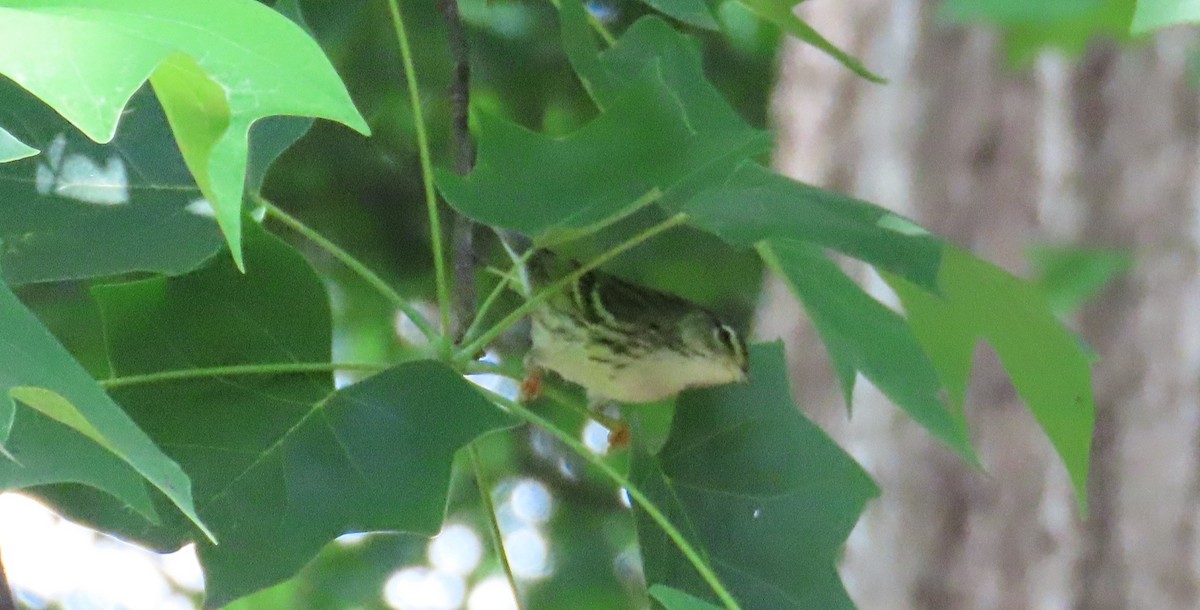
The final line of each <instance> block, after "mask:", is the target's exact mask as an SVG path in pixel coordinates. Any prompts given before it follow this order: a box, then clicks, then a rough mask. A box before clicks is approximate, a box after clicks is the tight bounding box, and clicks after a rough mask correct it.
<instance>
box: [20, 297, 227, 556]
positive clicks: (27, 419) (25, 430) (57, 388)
mask: <svg viewBox="0 0 1200 610" xmlns="http://www.w3.org/2000/svg"><path fill="white" fill-rule="evenodd" d="M0 391H2V392H3V393H4V398H3V399H0V443H2V444H0V489H15V488H21V487H27V486H31V485H45V484H48V483H55V482H75V483H84V484H87V485H90V486H93V487H96V488H98V489H101V490H103V491H105V492H106V493H109V494H111V495H112V496H114V497H116V498H119V499H120V500H121V501H123V502H125V503H126V504H128V505H129V506H131V507H133V508H134V509H135V510H137V511H138V512H140V513H141V514H142V515H143V516H144V517H145V518H146V519H151V520H152V519H155V518H156V517H157V516H156V513H155V510H154V508H153V506H152V505H151V504H150V501H149V496H148V495H147V493H146V489H145V486H144V484H143V483H142V481H141V480H140V479H142V478H144V479H145V480H146V481H149V482H150V483H151V484H152V485H154V486H155V487H157V488H158V489H159V490H160V491H162V492H163V494H165V496H166V497H167V498H169V500H170V501H171V502H172V503H173V504H174V505H175V506H176V507H177V508H178V510H179V511H180V512H181V513H182V514H183V515H186V517H187V518H188V519H189V520H191V521H192V523H194V524H195V526H196V527H198V528H199V529H200V530H201V531H203V532H204V533H205V534H206V535H208V530H207V528H205V526H204V524H203V523H201V521H200V518H199V517H198V516H197V515H196V511H195V508H194V505H193V502H192V488H191V482H190V481H189V480H188V476H187V475H186V474H184V471H183V470H181V469H180V467H179V466H178V465H177V464H176V463H175V462H173V461H172V460H171V459H170V458H168V457H167V456H166V455H165V454H163V452H162V451H161V450H159V448H158V447H157V446H155V444H154V443H153V442H152V441H151V440H150V438H149V437H148V436H147V435H146V434H145V433H144V432H143V431H142V430H141V429H139V428H138V426H137V425H136V424H135V423H134V422H133V421H132V420H131V419H130V418H129V417H128V416H127V415H126V414H125V412H124V411H122V410H121V408H120V407H119V406H117V405H116V403H114V402H113V401H112V400H111V399H110V398H109V397H108V395H106V394H105V393H104V390H103V389H101V388H100V386H99V385H97V384H96V382H95V381H94V380H93V379H92V378H91V376H90V375H88V374H87V372H86V371H85V370H84V369H83V367H82V366H80V365H79V363H78V362H76V361H75V359H74V358H72V357H71V355H70V354H69V353H68V352H67V351H66V349H64V348H63V347H62V346H61V345H60V344H59V343H58V341H57V340H56V339H55V338H54V336H53V335H51V334H50V332H49V331H47V330H46V328H45V327H44V326H42V325H41V323H40V322H38V320H37V318H36V317H34V315H33V314H32V313H31V312H30V311H29V310H28V309H26V308H25V307H24V306H23V305H22V304H21V302H20V301H19V300H17V297H16V295H14V294H13V293H12V292H11V291H10V290H9V289H8V287H7V286H5V285H4V284H3V283H2V282H0Z"/></svg>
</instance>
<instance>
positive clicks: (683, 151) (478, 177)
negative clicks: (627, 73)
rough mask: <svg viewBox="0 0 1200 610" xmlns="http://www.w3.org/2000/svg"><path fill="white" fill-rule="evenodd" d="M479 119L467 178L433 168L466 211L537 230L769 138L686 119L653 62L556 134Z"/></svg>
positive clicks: (584, 217) (715, 166)
mask: <svg viewBox="0 0 1200 610" xmlns="http://www.w3.org/2000/svg"><path fill="white" fill-rule="evenodd" d="M478 125H479V129H478V131H477V137H478V140H479V158H478V161H477V162H476V165H475V169H474V171H472V172H471V174H469V175H468V176H466V177H460V176H457V175H454V174H453V173H452V172H449V171H439V172H438V174H437V180H438V186H439V189H440V190H441V192H442V194H443V195H444V196H445V198H446V200H447V201H448V202H449V203H450V204H451V205H452V206H454V207H455V208H456V209H457V210H458V211H460V212H462V213H463V214H465V215H467V216H469V217H471V218H472V219H474V220H476V221H478V222H482V223H485V224H489V225H493V226H500V227H504V228H507V229H513V230H516V231H520V232H522V233H525V234H526V235H529V236H532V237H535V238H536V237H541V236H545V235H549V234H551V233H554V232H560V231H571V230H577V229H580V228H586V227H592V226H595V225H597V224H601V223H604V222H607V221H609V220H611V219H613V218H617V217H620V216H623V215H625V214H628V213H629V212H631V211H632V208H631V206H632V205H634V204H635V202H637V201H639V200H641V199H643V198H644V197H645V196H646V195H648V194H651V193H656V192H658V193H669V191H670V189H672V188H673V187H675V186H677V185H680V184H686V183H687V182H688V180H689V179H690V178H693V177H705V176H709V175H718V176H719V175H722V174H723V173H727V171H728V169H727V168H729V167H732V165H733V164H735V163H736V162H738V161H740V160H741V159H744V158H746V157H747V156H750V155H752V154H756V153H758V152H762V151H763V150H765V148H766V145H767V143H768V140H767V138H766V134H763V133H761V132H758V131H754V130H749V129H736V130H735V129H713V130H706V129H704V128H703V126H694V125H692V124H691V123H690V122H689V121H688V119H687V116H686V115H685V114H684V112H683V111H682V109H681V107H680V104H679V101H678V98H677V96H676V93H675V92H674V91H672V90H671V89H670V88H669V86H668V85H667V84H666V82H665V81H664V79H663V76H662V74H661V73H660V72H659V71H658V70H653V69H652V70H650V71H648V72H646V73H644V74H643V75H642V78H641V79H640V80H639V81H638V82H637V84H636V85H632V86H630V87H629V89H628V90H627V91H626V92H625V94H624V95H623V96H622V97H620V99H618V100H617V101H615V102H614V104H613V105H612V106H611V107H610V108H609V109H608V110H607V111H606V112H605V113H604V114H602V115H601V116H600V117H599V118H597V119H596V120H594V121H592V122H591V123H590V124H588V125H587V126H585V127H583V128H582V129H580V130H578V131H576V132H575V133H573V134H571V135H569V136H567V137H565V138H562V139H554V138H550V137H547V136H544V135H541V134H537V133H533V132H530V131H527V130H525V129H524V128H522V127H520V126H518V125H516V124H513V123H509V122H507V121H504V120H502V119H500V118H498V117H493V116H489V115H486V114H484V115H481V116H480V117H479V121H478Z"/></svg>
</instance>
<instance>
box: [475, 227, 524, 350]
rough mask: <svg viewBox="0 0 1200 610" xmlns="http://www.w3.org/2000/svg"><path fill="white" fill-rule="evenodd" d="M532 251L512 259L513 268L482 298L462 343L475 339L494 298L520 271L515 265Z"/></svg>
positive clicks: (520, 262) (495, 298)
mask: <svg viewBox="0 0 1200 610" xmlns="http://www.w3.org/2000/svg"><path fill="white" fill-rule="evenodd" d="M532 253H533V251H532V250H530V251H529V252H526V253H525V254H524V255H522V256H521V257H520V258H518V259H517V260H515V261H513V268H512V269H511V270H510V271H509V273H508V274H507V275H505V276H504V277H502V278H500V281H499V282H498V283H497V284H496V286H495V288H493V289H492V292H491V293H490V294H488V296H487V298H486V299H484V300H483V304H482V305H480V306H479V311H478V312H476V313H475V319H474V320H471V325H470V326H469V327H467V330H466V331H465V332H464V333H463V335H462V336H463V343H469V342H471V341H473V340H474V339H475V335H476V333H478V332H479V327H480V325H482V324H483V322H484V320H485V319H486V318H487V315H488V313H490V312H491V310H492V306H493V305H495V304H496V300H497V299H499V298H500V295H502V294H504V290H505V289H506V288H508V285H509V284H511V283H512V282H513V281H514V278H513V276H512V274H513V273H519V272H520V270H519V269H518V268H517V267H518V266H519V265H523V264H525V260H526V259H527V258H529V255H530V254H532Z"/></svg>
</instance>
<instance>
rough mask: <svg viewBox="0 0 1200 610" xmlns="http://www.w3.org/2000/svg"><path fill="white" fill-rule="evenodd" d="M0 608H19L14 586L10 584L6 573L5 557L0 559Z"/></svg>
mask: <svg viewBox="0 0 1200 610" xmlns="http://www.w3.org/2000/svg"><path fill="white" fill-rule="evenodd" d="M0 610H17V601H16V600H15V599H13V592H12V587H10V586H9V585H8V575H7V574H5V573H4V560H3V559H0Z"/></svg>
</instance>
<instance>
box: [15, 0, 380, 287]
mask: <svg viewBox="0 0 1200 610" xmlns="http://www.w3.org/2000/svg"><path fill="white" fill-rule="evenodd" d="M47 41H50V42H51V43H52V44H51V45H50V46H49V47H47ZM0 73H3V74H5V75H7V76H8V77H9V78H11V79H12V80H14V81H16V82H17V83H18V84H20V85H21V86H22V87H24V88H26V89H28V90H29V91H31V92H33V93H34V94H35V95H36V96H38V97H39V98H41V99H42V100H44V101H45V102H46V103H47V104H49V105H50V106H52V107H53V108H54V109H55V110H57V111H58V112H59V113H61V114H62V115H63V116H64V117H66V118H67V120H69V121H71V122H72V123H73V124H75V125H76V126H77V127H78V128H79V129H80V130H81V131H83V132H84V133H86V134H87V135H88V137H90V138H92V139H93V140H95V141H97V142H107V141H109V140H111V139H112V138H113V136H114V134H115V133H116V128H117V121H118V119H119V118H120V116H121V111H122V109H123V108H124V106H125V104H126V102H127V101H128V100H129V98H130V97H131V96H132V95H133V93H134V91H136V90H137V89H138V87H139V86H141V84H142V83H143V82H145V81H146V79H147V78H150V77H151V76H153V79H152V80H153V81H154V85H155V89H156V91H157V93H158V96H159V98H160V100H161V101H162V103H163V106H164V108H166V109H167V113H168V116H170V117H171V123H172V127H173V128H174V129H175V133H176V138H177V139H178V140H179V142H180V148H182V149H183V150H184V151H185V158H186V159H187V160H188V164H189V167H190V168H191V170H192V171H193V173H194V174H195V175H196V178H197V183H198V184H199V185H200V188H201V191H202V192H203V193H204V195H205V197H206V198H207V199H208V200H209V202H211V204H212V206H213V208H214V209H215V210H216V212H217V221H218V223H219V224H220V225H221V228H222V230H223V231H224V233H225V237H226V240H227V241H228V242H229V245H230V250H231V252H232V253H233V257H234V260H235V261H238V263H239V265H240V264H241V200H242V192H243V189H244V188H245V179H246V173H245V172H246V157H247V136H248V133H249V130H250V125H251V124H252V123H254V122H255V121H256V120H258V119H261V118H264V117H267V116H272V115H296V116H314V117H323V118H327V119H330V120H335V121H340V122H342V123H344V124H346V125H348V126H350V127H352V128H354V129H355V130H357V131H359V132H361V133H363V134H366V133H368V132H369V129H368V127H367V125H366V122H365V121H364V120H363V119H362V117H361V116H360V115H359V114H358V111H357V110H355V109H354V105H353V103H352V102H351V101H350V98H349V95H348V94H347V93H346V90H345V87H344V86H343V85H342V83H341V81H340V80H339V79H338V76H337V73H336V72H334V70H333V68H332V66H330V65H329V62H328V60H326V59H325V56H324V55H323V54H322V53H321V50H320V48H319V47H318V46H317V44H316V43H315V42H314V41H313V40H312V39H311V38H309V37H308V35H307V34H305V33H304V31H303V30H302V29H301V28H300V27H299V26H297V25H296V24H294V23H292V22H291V21H288V20H287V18H285V17H283V16H281V15H279V14H278V13H276V12H274V11H272V10H271V9H269V8H268V7H266V6H263V5H261V4H259V3H256V2H244V1H239V0H212V1H210V2H204V3H190V2H172V1H169V0H152V1H147V0H53V1H50V2H44V1H34V0H0ZM189 151H191V152H189Z"/></svg>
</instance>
